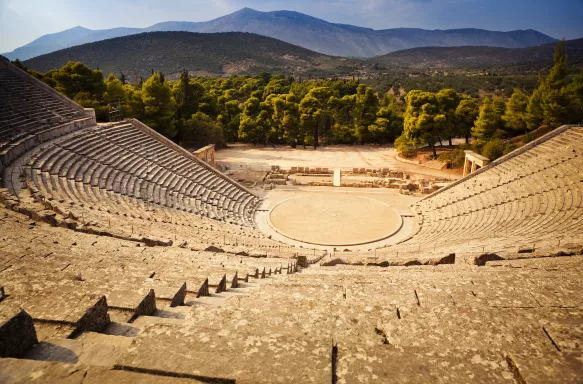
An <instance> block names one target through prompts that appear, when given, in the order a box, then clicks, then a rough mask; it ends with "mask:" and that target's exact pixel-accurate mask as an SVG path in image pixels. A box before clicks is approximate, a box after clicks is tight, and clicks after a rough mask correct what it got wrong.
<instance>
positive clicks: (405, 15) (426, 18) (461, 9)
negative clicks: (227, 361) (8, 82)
mask: <svg viewBox="0 0 583 384" xmlns="http://www.w3.org/2000/svg"><path fill="white" fill-rule="evenodd" d="M243 7H250V8H254V9H257V10H260V11H272V10H280V9H287V10H293V11H299V12H303V13H306V14H308V15H311V16H315V17H319V18H322V19H325V20H327V21H331V22H336V23H345V24H354V25H358V26H363V27H370V28H375V29H384V28H396V27H417V28H426V29H449V28H463V27H475V28H484V29H491V30H500V31H508V30H514V29H529V28H531V29H536V30H538V31H540V32H543V33H546V34H548V35H550V36H553V37H556V38H561V37H566V38H568V39H569V38H578V37H583V0H293V1H291V0H285V1H283V0H273V1H268V0H166V1H161V0H0V52H8V51H11V50H13V49H14V48H17V47H19V46H22V45H24V44H26V43H29V42H31V41H32V40H34V39H36V38H37V37H39V36H42V35H44V34H47V33H54V32H59V31H62V30H65V29H68V28H72V27H74V26H77V25H81V26H84V27H86V28H90V29H104V28H113V27H120V26H124V27H147V26H150V25H152V24H155V23H157V22H161V21H169V20H181V21H205V20H210V19H213V18H215V17H219V16H223V15H225V14H228V13H231V12H234V11H236V10H238V9H240V8H243Z"/></svg>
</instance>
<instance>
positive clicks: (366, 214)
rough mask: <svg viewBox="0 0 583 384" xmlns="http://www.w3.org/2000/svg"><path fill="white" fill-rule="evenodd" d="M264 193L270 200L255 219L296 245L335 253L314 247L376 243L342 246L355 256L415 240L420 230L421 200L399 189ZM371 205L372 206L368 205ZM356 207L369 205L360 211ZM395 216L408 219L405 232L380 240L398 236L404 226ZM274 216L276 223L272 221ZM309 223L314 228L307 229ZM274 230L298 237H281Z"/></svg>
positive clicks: (280, 188) (293, 189)
mask: <svg viewBox="0 0 583 384" xmlns="http://www.w3.org/2000/svg"><path fill="white" fill-rule="evenodd" d="M259 192H262V193H261V196H262V197H263V198H264V200H263V203H262V205H261V208H260V209H258V210H257V211H256V214H255V222H256V224H257V225H258V228H259V229H260V230H261V231H262V232H264V233H265V234H266V235H268V236H272V238H273V239H276V240H279V241H282V242H284V243H288V244H292V245H295V246H300V247H302V246H303V247H307V248H313V247H315V248H318V249H327V250H328V251H331V250H332V249H333V247H331V246H327V245H314V243H319V244H325V243H328V244H331V243H337V244H347V243H357V242H366V241H373V242H371V243H367V244H362V245H352V246H342V247H341V248H342V249H350V250H354V251H357V250H368V249H371V248H374V247H380V246H385V245H388V244H394V243H396V242H399V241H402V240H404V239H406V238H407V237H409V236H411V234H412V233H413V232H414V230H415V228H416V221H415V218H414V217H413V212H412V211H411V209H410V205H411V204H413V203H414V202H416V201H417V200H419V197H416V196H406V195H401V194H400V193H399V192H398V191H396V190H394V189H386V188H345V187H307V186H302V187H299V186H289V185H288V186H278V187H277V188H276V189H274V190H271V191H259ZM367 202H369V203H371V204H369V205H368V206H367V204H366V203H367ZM280 203H285V205H283V206H282V208H283V210H281V211H279V212H278V209H277V208H276V207H277V206H278V204H280ZM356 203H358V204H365V205H364V206H362V207H359V206H357V204H356ZM274 208H275V209H274ZM387 208H388V209H387ZM272 213H273V215H272ZM395 214H396V215H399V216H401V217H402V219H403V223H402V226H401V227H400V229H399V231H397V232H396V233H394V234H392V235H391V236H389V237H387V238H385V239H382V240H379V241H374V240H376V239H378V238H380V237H383V236H387V235H390V234H391V233H392V232H393V230H394V229H395V225H396V224H398V218H397V217H396V216H394V215H395ZM308 215H309V217H308ZM334 215H335V216H334ZM268 217H269V219H270V220H271V223H269V222H268ZM306 222H309V223H310V225H308V226H306V225H305V224H306ZM274 226H276V227H277V228H278V229H279V230H281V231H282V232H285V233H286V234H287V235H291V236H292V237H293V238H290V237H289V236H284V235H282V234H281V233H280V232H277V231H276V230H274V228H273V227H274ZM314 228H318V230H314ZM372 233H374V235H371V234H372ZM306 241H308V242H309V243H308V242H306Z"/></svg>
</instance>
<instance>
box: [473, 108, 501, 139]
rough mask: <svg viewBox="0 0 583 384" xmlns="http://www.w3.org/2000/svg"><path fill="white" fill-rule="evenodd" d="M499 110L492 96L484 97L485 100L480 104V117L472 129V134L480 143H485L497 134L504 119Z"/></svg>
mask: <svg viewBox="0 0 583 384" xmlns="http://www.w3.org/2000/svg"><path fill="white" fill-rule="evenodd" d="M499 112H500V111H499V110H497V109H496V108H495V105H494V102H493V101H491V100H490V98H488V97H486V98H484V102H483V103H482V105H481V106H480V113H479V115H478V119H477V120H476V122H475V125H474V129H473V130H472V135H473V136H474V137H475V138H476V141H477V142H478V144H479V145H482V144H485V143H486V142H487V141H489V140H490V139H492V138H494V136H495V135H496V131H497V130H498V128H499V126H500V121H501V119H502V116H501V115H500V114H499Z"/></svg>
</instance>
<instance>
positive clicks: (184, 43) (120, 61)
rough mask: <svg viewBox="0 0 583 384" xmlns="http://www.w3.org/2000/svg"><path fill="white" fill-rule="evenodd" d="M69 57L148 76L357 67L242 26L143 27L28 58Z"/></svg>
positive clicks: (58, 60) (48, 64)
mask: <svg viewBox="0 0 583 384" xmlns="http://www.w3.org/2000/svg"><path fill="white" fill-rule="evenodd" d="M68 61H80V62H82V63H83V64H85V65H88V66H89V67H91V68H99V69H101V70H102V71H103V73H104V74H105V75H106V76H107V74H109V73H115V74H116V75H119V74H120V71H123V72H124V73H125V74H126V75H129V76H130V77H132V76H133V75H134V74H136V75H138V76H144V77H148V76H149V75H150V73H151V71H152V70H155V71H162V72H163V73H164V74H166V75H168V76H173V75H176V74H178V73H179V72H181V71H182V70H184V69H187V70H189V71H190V72H191V75H195V76H196V75H209V76H210V75H218V76H221V75H231V74H256V73H259V72H265V71H267V72H276V73H284V74H288V75H296V76H298V75H299V76H314V77H315V76H326V75H330V74H342V73H349V72H351V71H353V70H354V69H355V68H356V67H359V66H361V65H362V62H360V61H359V60H355V59H346V58H341V57H332V56H327V55H322V54H320V53H317V52H314V51H310V50H308V49H305V48H301V47H298V46H295V45H291V44H288V43H284V42H282V41H279V40H276V39H272V38H270V37H265V36H259V35H254V34H250V33H243V32H225V33H192V32H144V33H140V34H137V35H130V36H124V37H117V38H114V39H109V40H104V41H98V42H94V43H88V44H83V45H78V46H75V47H71V48H66V49H62V50H59V51H56V52H52V53H49V54H46V55H41V56H37V57H34V58H32V59H29V60H26V61H25V62H24V64H25V65H26V66H28V67H29V68H31V69H34V70H36V71H40V72H47V71H49V70H52V69H56V68H59V67H61V66H63V65H64V64H66V63H67V62H68Z"/></svg>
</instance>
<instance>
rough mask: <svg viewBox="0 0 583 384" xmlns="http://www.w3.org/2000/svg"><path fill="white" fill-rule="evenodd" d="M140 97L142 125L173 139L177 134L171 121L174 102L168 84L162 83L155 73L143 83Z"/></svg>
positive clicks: (174, 108) (173, 122)
mask: <svg viewBox="0 0 583 384" xmlns="http://www.w3.org/2000/svg"><path fill="white" fill-rule="evenodd" d="M141 96H142V102H143V103H144V123H145V124H146V125H148V126H149V127H151V128H152V129H154V130H156V131H158V132H159V133H161V134H162V135H164V136H166V137H167V138H169V139H173V138H174V137H175V136H176V134H177V130H176V126H175V121H174V119H173V117H174V112H175V110H176V102H175V101H174V98H173V97H172V90H171V89H170V85H169V84H168V82H163V81H162V78H161V77H160V74H158V73H157V72H155V73H154V74H153V75H152V76H150V78H149V79H148V80H146V81H145V82H144V85H143V86H142V92H141Z"/></svg>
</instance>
